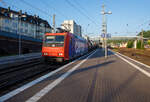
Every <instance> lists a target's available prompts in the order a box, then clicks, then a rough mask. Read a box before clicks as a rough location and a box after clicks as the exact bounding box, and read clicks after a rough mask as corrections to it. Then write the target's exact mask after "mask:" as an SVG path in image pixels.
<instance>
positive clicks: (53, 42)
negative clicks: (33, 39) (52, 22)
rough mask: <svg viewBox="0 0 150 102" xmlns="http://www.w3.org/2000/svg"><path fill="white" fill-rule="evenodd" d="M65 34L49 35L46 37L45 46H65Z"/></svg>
mask: <svg viewBox="0 0 150 102" xmlns="http://www.w3.org/2000/svg"><path fill="white" fill-rule="evenodd" d="M64 39H65V36H64V35H47V36H45V39H44V46H45V47H63V46H64Z"/></svg>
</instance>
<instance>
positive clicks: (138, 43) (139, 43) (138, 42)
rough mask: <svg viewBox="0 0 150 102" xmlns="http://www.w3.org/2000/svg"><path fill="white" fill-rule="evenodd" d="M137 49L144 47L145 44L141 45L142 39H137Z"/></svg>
mask: <svg viewBox="0 0 150 102" xmlns="http://www.w3.org/2000/svg"><path fill="white" fill-rule="evenodd" d="M137 49H144V44H142V46H141V41H140V40H139V41H137Z"/></svg>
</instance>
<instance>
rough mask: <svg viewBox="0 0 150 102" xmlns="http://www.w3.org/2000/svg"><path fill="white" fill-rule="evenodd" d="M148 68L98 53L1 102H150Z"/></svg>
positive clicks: (9, 94) (10, 95)
mask: <svg viewBox="0 0 150 102" xmlns="http://www.w3.org/2000/svg"><path fill="white" fill-rule="evenodd" d="M148 89H150V68H147V67H146V66H144V65H141V64H139V63H137V62H135V61H132V60H130V59H128V58H125V57H124V56H122V55H119V54H117V53H114V52H112V51H108V58H107V59H106V58H105V57H104V52H103V51H102V49H97V50H95V51H93V52H91V53H90V54H88V55H85V56H83V57H81V58H79V59H77V60H75V61H73V62H71V63H69V64H67V65H64V66H62V67H61V68H58V69H57V70H55V71H53V72H50V73H48V74H47V75H45V76H42V77H40V78H39V79H37V80H35V81H33V82H30V83H28V84H26V85H24V86H22V87H20V88H18V89H16V90H14V91H12V92H10V93H8V94H6V95H4V96H0V102H3V101H6V102H150V91H149V90H148Z"/></svg>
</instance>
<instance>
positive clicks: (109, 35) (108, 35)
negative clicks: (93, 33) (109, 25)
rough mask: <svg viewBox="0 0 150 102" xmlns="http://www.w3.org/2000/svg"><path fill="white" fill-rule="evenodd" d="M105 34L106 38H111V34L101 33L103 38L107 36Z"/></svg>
mask: <svg viewBox="0 0 150 102" xmlns="http://www.w3.org/2000/svg"><path fill="white" fill-rule="evenodd" d="M105 36H106V38H111V34H101V37H102V38H105Z"/></svg>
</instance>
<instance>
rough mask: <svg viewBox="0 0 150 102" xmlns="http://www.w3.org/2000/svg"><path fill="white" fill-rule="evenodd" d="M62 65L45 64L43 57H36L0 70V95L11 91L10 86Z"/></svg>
mask: <svg viewBox="0 0 150 102" xmlns="http://www.w3.org/2000/svg"><path fill="white" fill-rule="evenodd" d="M60 66H62V65H58V64H57V65H55V64H53V65H49V64H45V63H44V62H43V60H42V59H34V60H32V61H28V62H25V63H23V64H21V65H17V66H12V67H8V68H5V69H1V70H0V96H1V95H2V94H4V93H6V92H8V91H9V88H11V87H14V86H17V85H19V84H21V83H24V81H26V80H28V79H30V80H32V79H33V80H34V78H36V77H38V76H40V74H41V75H42V73H45V72H50V71H52V70H54V69H56V68H58V67H60Z"/></svg>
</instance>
